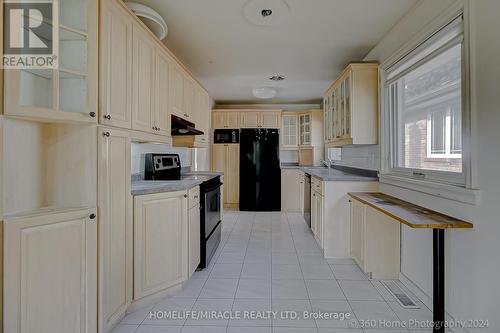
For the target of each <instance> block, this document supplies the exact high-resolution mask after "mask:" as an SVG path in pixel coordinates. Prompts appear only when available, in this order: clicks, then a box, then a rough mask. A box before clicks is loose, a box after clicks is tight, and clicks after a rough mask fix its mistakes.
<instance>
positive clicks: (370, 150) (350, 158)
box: [329, 145, 380, 171]
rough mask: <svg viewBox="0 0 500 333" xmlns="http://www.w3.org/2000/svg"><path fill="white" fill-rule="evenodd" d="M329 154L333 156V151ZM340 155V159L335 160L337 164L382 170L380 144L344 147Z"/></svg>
mask: <svg viewBox="0 0 500 333" xmlns="http://www.w3.org/2000/svg"><path fill="white" fill-rule="evenodd" d="M330 149H338V148H330ZM329 155H330V156H332V155H333V154H332V152H329ZM340 155H341V157H340V160H335V162H334V163H335V164H338V165H342V166H348V167H353V168H360V169H368V170H377V171H379V170H380V146H379V145H367V146H350V147H343V148H342V151H341V153H340Z"/></svg>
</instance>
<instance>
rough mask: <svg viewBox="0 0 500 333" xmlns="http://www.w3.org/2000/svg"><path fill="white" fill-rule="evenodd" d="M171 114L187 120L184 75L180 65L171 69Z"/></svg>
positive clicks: (174, 65)
mask: <svg viewBox="0 0 500 333" xmlns="http://www.w3.org/2000/svg"><path fill="white" fill-rule="evenodd" d="M169 85H170V90H169V99H170V113H171V114H173V115H176V116H177V117H181V118H186V116H185V115H184V114H185V111H184V74H183V73H182V70H181V69H180V68H179V66H178V65H176V64H173V65H172V67H171V68H170V82H169Z"/></svg>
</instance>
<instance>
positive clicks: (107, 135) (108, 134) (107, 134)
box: [102, 132, 111, 138]
mask: <svg viewBox="0 0 500 333" xmlns="http://www.w3.org/2000/svg"><path fill="white" fill-rule="evenodd" d="M102 135H103V136H105V137H108V138H109V136H110V135H111V133H109V132H104V133H102Z"/></svg>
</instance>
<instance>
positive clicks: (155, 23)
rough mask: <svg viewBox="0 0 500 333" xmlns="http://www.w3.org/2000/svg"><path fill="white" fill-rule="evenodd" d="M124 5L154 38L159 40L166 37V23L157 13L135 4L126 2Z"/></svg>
mask: <svg viewBox="0 0 500 333" xmlns="http://www.w3.org/2000/svg"><path fill="white" fill-rule="evenodd" d="M125 4H126V5H127V7H128V8H130V10H131V11H133V12H134V14H135V15H136V16H137V17H138V18H139V19H140V20H141V21H142V22H143V23H144V24H145V25H146V26H147V27H148V28H149V29H150V30H151V31H152V32H153V33H154V34H155V35H156V37H158V38H159V39H160V40H162V39H165V37H167V34H168V27H167V23H166V22H165V20H164V19H163V17H162V16H161V15H160V14H159V13H158V12H156V11H155V10H154V9H152V8H150V7H148V6H145V5H143V4H140V3H137V2H132V1H127V2H125Z"/></svg>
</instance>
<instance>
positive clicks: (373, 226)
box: [350, 199, 400, 279]
mask: <svg viewBox="0 0 500 333" xmlns="http://www.w3.org/2000/svg"><path fill="white" fill-rule="evenodd" d="M350 211H351V213H350V223H351V255H352V258H353V259H354V260H355V261H356V263H357V264H358V265H359V266H360V267H361V269H362V270H363V271H364V272H365V273H367V274H368V275H369V276H370V278H373V279H397V278H399V272H400V224H399V223H398V222H397V221H394V220H393V219H392V218H391V217H389V216H388V215H386V214H383V213H381V212H379V211H377V210H376V209H374V208H371V207H369V206H367V205H365V204H363V203H361V202H359V201H357V200H354V199H352V200H350Z"/></svg>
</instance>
